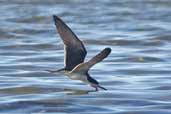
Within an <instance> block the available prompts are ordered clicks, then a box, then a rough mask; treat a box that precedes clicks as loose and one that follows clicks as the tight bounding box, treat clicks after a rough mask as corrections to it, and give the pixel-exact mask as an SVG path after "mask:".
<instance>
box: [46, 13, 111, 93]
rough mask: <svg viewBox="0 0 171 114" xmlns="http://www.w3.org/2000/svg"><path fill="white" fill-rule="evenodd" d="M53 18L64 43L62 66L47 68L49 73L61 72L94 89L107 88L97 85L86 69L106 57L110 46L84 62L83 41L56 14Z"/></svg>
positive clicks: (85, 52)
mask: <svg viewBox="0 0 171 114" xmlns="http://www.w3.org/2000/svg"><path fill="white" fill-rule="evenodd" d="M53 20H54V23H55V25H56V28H57V31H58V33H59V35H60V37H61V39H62V41H63V43H64V68H62V69H58V70H48V71H49V72H51V73H54V72H63V73H64V74H65V75H67V76H68V77H69V78H70V79H72V80H81V81H83V82H84V83H87V84H89V85H90V86H92V87H94V88H95V89H96V91H98V88H101V89H103V90H107V89H106V88H104V87H102V86H100V85H99V82H98V81H97V80H95V79H94V78H92V77H91V76H90V75H89V73H88V71H89V70H90V68H91V67H92V66H94V65H95V64H96V63H98V62H100V61H102V60H103V59H104V58H106V57H107V56H108V55H109V54H110V52H111V48H105V49H103V50H102V51H101V52H100V53H99V54H97V55H96V56H94V57H93V58H92V59H90V60H89V61H87V62H84V59H85V57H86V54H87V51H86V49H85V47H84V44H83V42H82V41H81V40H80V39H79V38H78V37H77V36H76V35H75V34H74V32H73V31H72V30H71V29H70V28H69V27H68V26H67V25H66V24H65V23H64V21H63V20H62V19H60V18H59V17H58V16H56V15H53Z"/></svg>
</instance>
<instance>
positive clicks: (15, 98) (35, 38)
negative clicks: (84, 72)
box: [0, 0, 171, 114]
mask: <svg viewBox="0 0 171 114" xmlns="http://www.w3.org/2000/svg"><path fill="white" fill-rule="evenodd" d="M170 7H171V1H170V0H164V1H161V0H155V1H152V0H141V1H132V0H121V1H114V0H104V1H102V0H101V1H100V0H94V1H90V0H86V1H78V0H57V1H56V0H48V1H47V0H36V1H35V0H29V1H28V0H25V1H22V0H12V1H9V0H1V1H0V13H1V16H0V25H1V27H0V39H1V40H0V59H1V61H0V72H1V75H0V113H3V114H5V113H59V112H60V113H65V114H66V113H73V114H80V113H82V114H91V113H93V114H95V113H96V114H98V113H101V114H128V113H131V114H132V113H134V114H170V113H171V96H170V93H171V81H170V79H171V76H170V74H171V23H170V20H171V16H170V14H171V8H170ZM53 14H56V15H58V16H60V17H61V18H62V19H63V20H64V21H66V22H67V24H69V26H70V27H71V28H72V29H73V30H74V32H75V33H76V34H77V35H78V37H79V38H80V39H81V40H82V41H83V42H84V43H85V46H86V49H87V51H88V55H87V60H88V59H90V58H91V57H93V56H94V55H96V54H97V53H98V52H99V51H101V50H102V49H103V48H105V47H111V48H112V53H111V55H110V56H109V57H108V58H107V59H105V61H103V62H102V63H100V64H97V65H96V66H94V67H93V69H92V70H91V71H90V74H91V75H92V77H94V78H96V79H97V80H98V81H99V82H100V84H101V85H103V86H104V87H105V88H107V89H108V91H103V90H101V91H99V92H95V91H94V88H91V87H89V86H87V85H84V84H83V83H81V82H79V81H78V82H77V81H72V80H70V79H68V77H66V76H64V75H63V74H51V73H48V72H46V71H45V70H47V69H59V68H62V67H63V54H64V53H63V44H62V42H61V39H60V38H59V35H58V34H57V33H56V30H55V26H54V23H53V19H52V15H53Z"/></svg>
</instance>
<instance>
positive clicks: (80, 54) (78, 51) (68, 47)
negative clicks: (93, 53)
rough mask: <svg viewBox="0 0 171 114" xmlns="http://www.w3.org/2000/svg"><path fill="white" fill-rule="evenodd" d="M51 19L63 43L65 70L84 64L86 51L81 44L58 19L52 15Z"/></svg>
mask: <svg viewBox="0 0 171 114" xmlns="http://www.w3.org/2000/svg"><path fill="white" fill-rule="evenodd" d="M53 19H54V22H55V25H56V28H57V30H58V33H59V35H60V37H61V39H62V41H63V43H64V51H65V52H64V53H65V57H64V65H65V70H69V71H71V70H72V69H73V68H74V67H75V66H77V65H78V64H80V63H82V62H84V59H85V56H86V54H87V51H86V49H85V47H84V45H83V43H82V42H81V41H80V40H79V39H78V37H77V36H76V35H75V34H74V33H73V32H72V30H71V29H70V28H69V27H68V26H67V25H66V24H65V23H64V22H63V21H62V20H61V19H60V18H59V17H57V16H55V15H53Z"/></svg>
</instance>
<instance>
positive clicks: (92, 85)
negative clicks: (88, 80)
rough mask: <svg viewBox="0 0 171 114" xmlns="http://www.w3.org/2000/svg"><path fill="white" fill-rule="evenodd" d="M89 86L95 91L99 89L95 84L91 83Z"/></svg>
mask: <svg viewBox="0 0 171 114" xmlns="http://www.w3.org/2000/svg"><path fill="white" fill-rule="evenodd" d="M91 87H93V88H95V89H96V91H99V89H98V86H96V85H94V84H91Z"/></svg>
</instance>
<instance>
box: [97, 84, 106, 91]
mask: <svg viewBox="0 0 171 114" xmlns="http://www.w3.org/2000/svg"><path fill="white" fill-rule="evenodd" d="M97 87H99V88H101V89H103V90H107V89H106V88H104V87H102V86H100V85H98V86H97Z"/></svg>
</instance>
